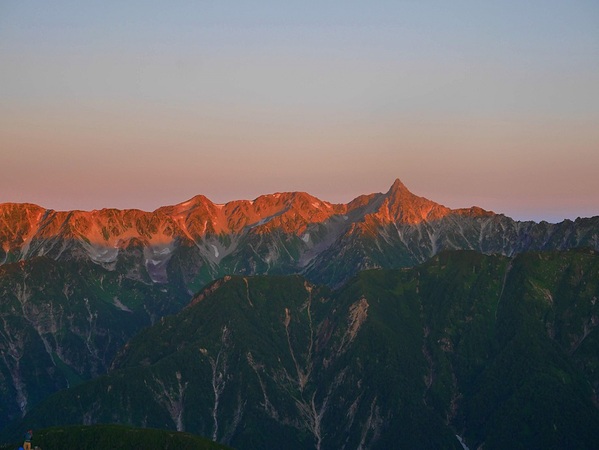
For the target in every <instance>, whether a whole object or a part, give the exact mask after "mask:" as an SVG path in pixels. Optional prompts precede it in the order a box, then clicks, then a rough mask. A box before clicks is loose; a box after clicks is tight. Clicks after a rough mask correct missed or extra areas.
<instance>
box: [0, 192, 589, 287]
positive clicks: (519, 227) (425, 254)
mask: <svg viewBox="0 0 599 450" xmlns="http://www.w3.org/2000/svg"><path fill="white" fill-rule="evenodd" d="M598 230H599V217H595V218H593V219H581V220H577V221H576V222H571V221H564V222H562V223H560V224H555V225H554V224H547V223H544V222H543V223H540V224H536V223H534V222H515V221H513V220H512V219H510V218H508V217H505V216H502V215H497V214H494V213H491V212H488V211H484V210H482V209H480V208H476V207H473V208H469V209H457V210H451V209H449V208H446V207H444V206H442V205H439V204H437V203H435V202H432V201H430V200H427V199H425V198H422V197H418V196H416V195H414V194H412V193H411V192H410V191H409V190H408V189H407V188H406V187H405V186H404V185H403V184H402V183H401V181H399V180H396V181H395V183H394V184H393V186H391V188H390V189H389V191H388V192H387V193H385V194H371V195H365V196H361V197H358V198H357V199H355V200H353V201H352V202H350V203H348V204H340V205H333V204H330V203H328V202H324V201H321V200H319V199H317V198H315V197H312V196H310V195H309V194H306V193H302V192H295V193H277V194H270V195H263V196H261V197H258V198H257V199H255V200H253V201H233V202H229V203H227V204H225V205H217V204H214V203H212V202H211V201H210V200H208V199H207V198H206V197H204V196H196V197H194V198H192V199H190V200H189V201H187V202H184V203H181V204H179V205H175V206H169V207H163V208H160V209H158V210H156V211H154V212H151V213H148V212H143V211H139V210H124V211H119V210H114V209H105V210H101V211H91V212H84V211H70V212H56V211H52V210H44V209H43V208H40V207H38V206H35V205H28V204H23V205H18V204H3V205H0V243H1V246H0V247H1V248H0V261H2V262H4V263H9V262H14V261H17V260H22V259H29V258H32V257H35V256H41V255H46V256H48V257H50V258H53V259H56V260H59V261H64V260H89V261H93V262H94V263H96V264H98V265H101V266H102V267H105V268H107V269H109V270H119V271H121V272H123V273H124V274H126V276H127V277H129V278H137V279H150V280H152V281H153V282H155V283H168V282H177V283H183V284H184V285H186V286H187V287H188V289H189V292H190V293H192V292H195V291H197V290H198V289H200V288H202V287H203V286H205V285H206V284H207V283H209V282H210V281H212V280H214V279H216V278H220V277H222V276H225V275H228V274H240V275H254V274H267V273H271V274H289V273H305V274H306V275H307V276H308V278H309V279H311V280H314V281H319V282H324V283H327V284H330V285H338V284H340V283H342V282H343V281H345V280H347V279H348V278H349V277H350V276H352V275H353V274H355V273H357V272H358V271H359V270H362V269H364V268H373V267H389V268H390V267H393V268H395V267H409V266H412V265H414V264H418V263H422V262H424V261H426V260H427V259H428V258H430V257H431V256H433V255H435V254H436V253H438V252H439V251H441V250H444V249H472V250H477V251H480V252H483V253H499V254H503V255H508V256H509V255H513V254H515V253H518V252H522V251H527V250H548V249H559V250H563V249H568V248H574V247H581V246H588V247H591V248H595V249H599V231H598Z"/></svg>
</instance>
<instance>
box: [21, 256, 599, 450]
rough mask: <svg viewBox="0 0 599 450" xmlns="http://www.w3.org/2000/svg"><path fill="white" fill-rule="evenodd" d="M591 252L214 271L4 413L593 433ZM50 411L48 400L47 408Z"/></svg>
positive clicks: (235, 441)
mask: <svg viewBox="0 0 599 450" xmlns="http://www.w3.org/2000/svg"><path fill="white" fill-rule="evenodd" d="M597 297H599V256H598V255H597V254H596V253H595V252H593V251H588V250H584V251H583V250H579V251H570V252H550V253H530V254H523V255H520V256H517V257H515V258H507V257H501V256H484V255H481V254H478V253H474V252H463V251H462V252H445V253H441V254H440V255H438V256H437V257H435V258H433V259H431V260H430V261H429V262H427V263H425V264H424V265H422V266H418V267H416V268H413V269H403V270H374V271H366V272H362V273H360V274H359V275H358V276H357V277H355V278H354V279H352V280H351V281H350V282H349V283H347V284H346V285H344V286H343V287H342V288H340V289H337V290H331V289H329V288H327V287H325V286H318V285H313V284H311V283H309V282H307V281H306V280H305V279H303V278H301V277H299V276H291V277H283V276H281V277H273V276H262V277H228V278H227V279H223V280H221V281H219V282H217V284H215V285H213V286H211V287H209V288H208V289H207V290H205V291H204V292H203V293H201V294H200V295H199V296H198V297H197V300H196V301H194V302H192V304H191V305H190V306H189V307H188V308H186V309H184V310H183V311H182V312H181V313H179V314H178V315H176V316H172V317H168V318H165V319H163V320H161V321H160V322H159V323H157V324H156V325H154V326H153V327H150V328H148V329H146V330H144V331H143V332H141V333H140V334H139V335H137V336H136V337H135V338H133V339H132V340H131V341H130V342H129V343H128V345H127V346H126V347H125V348H124V349H123V351H122V352H120V353H119V355H118V356H117V358H116V359H115V361H114V364H113V369H112V370H111V372H110V373H109V374H108V375H107V376H104V377H100V378H98V379H96V380H93V381H91V382H88V383H85V384H82V385H79V386H77V387H74V388H71V389H69V390H67V391H63V392H61V393H59V394H57V395H55V396H53V397H51V398H50V399H49V400H48V401H47V402H45V403H44V404H42V405H41V406H40V407H39V408H37V409H36V410H34V411H32V412H31V413H30V414H28V415H27V416H26V417H25V420H24V421H23V423H22V424H20V425H19V427H21V428H22V427H23V426H34V427H43V426H49V425H55V424H59V423H81V422H82V421H87V423H96V422H97V423H103V422H104V423H107V422H121V423H131V424H135V425H137V426H149V427H157V428H168V429H178V430H185V431H190V432H193V433H197V434H200V435H204V436H208V437H210V438H212V439H214V440H217V441H219V442H223V443H227V444H229V445H231V446H233V447H235V448H241V449H243V448H248V449H249V448H277V447H278V448H281V447H284V448H290V449H293V448H297V449H304V448H316V449H337V448H348V449H349V448H373V449H377V448H381V449H383V448H384V449H389V448H461V444H460V443H459V441H458V439H457V438H456V437H455V436H456V434H457V435H459V436H461V438H463V439H464V441H465V442H466V443H467V445H468V446H469V447H470V448H478V447H479V446H481V445H484V448H485V449H494V448H527V449H531V448H539V449H541V448H543V449H546V448H594V447H595V445H596V443H597V442H599V411H598V409H597V392H598V390H599V377H598V375H597V374H598V371H597V355H599V337H598V333H599V332H598V331H597V330H598V329H597V325H598V324H599V322H598V320H597V317H598V316H599V305H597V301H596V300H597ZM56 411H59V412H60V413H59V414H56V413H55V412H56Z"/></svg>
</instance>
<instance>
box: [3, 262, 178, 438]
mask: <svg viewBox="0 0 599 450" xmlns="http://www.w3.org/2000/svg"><path fill="white" fill-rule="evenodd" d="M0 299H1V302H0V386H2V388H1V389H0V427H3V426H4V425H6V423H7V422H8V421H9V420H12V419H15V418H17V417H21V416H22V415H23V414H24V413H25V411H27V410H28V409H29V408H30V407H31V406H32V405H35V404H36V403H38V402H39V401H40V400H42V399H44V398H45V397H47V396H48V395H49V394H51V393H52V392H55V391H56V390H58V389H63V388H65V387H68V386H72V385H74V384H77V383H80V382H81V381H83V380H87V379H89V378H91V377H94V376H97V375H99V374H102V373H105V372H106V369H107V368H108V365H109V364H110V362H111V361H112V359H113V358H114V355H115V353H116V352H117V350H118V349H120V348H121V347H122V346H123V345H124V344H125V342H127V340H128V339H130V338H131V337H132V336H134V335H135V334H136V333H137V332H138V331H140V330H141V329H142V328H144V327H147V326H149V325H151V324H152V323H154V322H155V321H156V320H158V319H159V318H160V317H162V316H164V315H165V314H172V313H174V312H176V311H178V310H179V309H180V308H181V307H182V306H183V304H184V302H186V300H187V297H186V295H185V292H177V291H176V290H173V289H172V288H171V287H169V286H158V285H153V284H152V283H149V282H148V283H142V282H140V281H136V280H131V279H128V278H125V277H123V275H121V274H119V273H118V272H116V271H107V270H105V269H103V268H101V267H99V266H97V265H95V264H92V263H86V262H60V263H59V262H56V261H54V260H52V259H49V258H46V257H37V258H34V259H31V260H28V261H21V262H19V263H13V264H7V265H4V266H2V267H0Z"/></svg>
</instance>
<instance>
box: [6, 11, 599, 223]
mask: <svg viewBox="0 0 599 450" xmlns="http://www.w3.org/2000/svg"><path fill="white" fill-rule="evenodd" d="M598 23H599V4H596V3H595V2H592V1H573V2H568V3H567V4H566V3H564V2H557V1H548V2H547V1H544V2H541V1H533V2H526V4H522V3H521V2H512V1H508V2H493V3H488V2H487V3H484V4H481V3H480V2H471V1H457V2H453V3H451V4H447V3H446V2H441V1H433V2H427V3H426V4H423V3H420V2H412V1H403V2H402V1H400V2H389V1H374V2H370V3H368V4H362V3H360V2H324V3H323V2H309V1H308V2H301V3H300V2H284V3H279V2H272V1H255V2H235V3H230V4H229V3H224V2H218V3H208V2H204V3H201V2H179V3H177V4H175V5H169V6H168V7H166V6H160V5H159V4H158V3H156V2H137V1H133V2H124V3H123V2H112V1H107V2H86V3H78V2H69V1H66V0H59V1H56V2H52V3H51V4H49V3H44V2H39V1H12V0H9V1H5V2H2V3H1V4H0V65H1V67H2V70H1V71H0V147H1V148H2V151H1V152H0V167H2V176H1V177H0V203H4V202H29V203H35V204H38V205H40V206H43V207H46V208H51V209H57V210H71V209H82V210H93V209H101V208H104V207H115V208H120V209H125V208H138V209H142V210H146V211H152V210H154V209H156V208H158V207H160V206H165V205H171V204H176V203H180V202H183V201H185V200H187V199H189V198H191V197H193V196H195V195H198V194H203V195H206V196H207V197H208V198H210V199H211V200H212V201H214V202H216V203H225V202H227V201H232V200H237V199H253V198H256V197H258V196H259V195H263V194H269V193H273V192H283V191H305V192H308V193H310V194H312V195H314V196H316V197H318V198H320V199H322V200H326V201H330V202H333V203H346V202H348V201H350V200H351V199H353V198H355V197H356V196H358V195H360V194H369V193H373V192H386V191H387V190H388V188H389V186H390V185H391V184H392V183H393V181H394V180H395V179H396V178H399V179H401V180H402V181H403V182H404V184H405V185H406V186H407V187H408V189H410V190H411V191H412V192H413V193H414V194H416V195H420V196H423V197H426V198H429V199H431V200H433V201H436V202H438V203H441V204H444V205H446V206H449V207H451V208H458V207H469V206H473V205H476V206H480V207H482V208H484V209H488V210H493V211H495V212H497V213H503V214H506V215H508V216H510V217H513V218H515V219H518V220H528V219H532V220H537V221H540V220H547V221H550V222H558V221H561V220H563V219H565V218H569V219H575V218H576V217H579V216H580V217H590V216H595V215H599V195H597V193H598V192H599V177H598V176H597V173H599V27H598V26H597V24H598Z"/></svg>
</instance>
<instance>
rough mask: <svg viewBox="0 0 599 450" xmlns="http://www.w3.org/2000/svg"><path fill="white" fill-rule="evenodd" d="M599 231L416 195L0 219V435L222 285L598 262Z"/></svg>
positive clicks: (18, 212)
mask: <svg viewBox="0 0 599 450" xmlns="http://www.w3.org/2000/svg"><path fill="white" fill-rule="evenodd" d="M598 236H599V217H594V218H589V219H578V220H576V221H574V222H572V221H569V220H566V221H564V222H562V223H559V224H548V223H546V222H541V223H535V222H516V221H514V220H512V219H510V218H508V217H506V216H503V215H500V214H495V213H492V212H490V211H485V210H483V209H480V208H477V207H473V208H468V209H457V210H452V209H449V208H447V207H444V206H442V205H439V204H437V203H435V202H433V201H430V200H427V199H425V198H422V197H419V196H417V195H414V194H413V193H411V192H410V191H409V190H408V189H407V188H406V187H405V186H404V185H403V184H402V183H401V182H400V181H399V180H397V181H395V183H393V185H392V186H391V188H390V189H389V190H388V191H387V192H386V193H378V194H369V195H362V196H359V197H357V198H356V199H354V200H352V201H351V202H349V203H347V204H331V203H328V202H325V201H321V200H319V199H317V198H315V197H313V196H311V195H309V194H306V193H301V192H294V193H275V194H269V195H264V196H260V197H258V198H256V199H255V200H253V201H248V200H239V201H233V202H229V203H226V204H224V205H219V204H214V203H213V202H211V201H210V200H208V199H207V198H206V197H204V196H196V197H194V198H192V199H190V200H188V201H186V202H184V203H181V204H178V205H174V206H166V207H163V208H159V209H157V210H156V211H153V212H143V211H140V210H122V211H121V210H116V209H104V210H100V211H87V212H86V211H63V212H61V211H53V210H46V209H44V208H42V207H39V206H36V205H32V204H2V205H0V321H1V322H0V380H2V386H3V388H4V389H2V390H0V428H1V427H3V426H5V425H6V424H7V423H8V422H9V421H11V420H14V419H16V418H18V417H22V416H23V415H24V414H26V412H27V411H28V410H30V409H31V408H32V407H33V406H34V405H36V404H37V403H39V402H40V401H42V400H43V399H44V398H46V397H47V396H48V395H49V394H51V393H52V392H56V391H57V390H60V389H64V388H67V387H72V386H74V385H76V384H77V383H80V382H82V381H85V380H88V379H90V378H94V377H96V376H98V375H101V374H104V373H106V371H107V370H108V368H109V367H110V364H111V363H112V360H113V358H114V356H115V354H116V353H117V351H118V350H119V349H120V348H121V347H122V346H123V345H125V344H126V343H127V342H128V341H129V339H131V338H132V337H133V336H135V335H136V334H137V333H138V332H140V331H141V330H142V329H143V328H145V327H148V326H150V325H152V324H155V323H156V322H157V321H159V320H161V318H162V317H164V316H165V315H169V314H174V313H176V312H178V311H180V310H181V308H183V307H184V306H185V305H186V304H187V303H188V302H189V301H190V299H191V297H192V296H193V294H195V293H197V292H198V291H200V290H201V289H202V288H204V287H205V286H207V285H208V284H209V283H211V282H213V281H214V280H216V279H220V278H223V277H225V276H231V275H240V276H244V277H245V276H249V275H262V274H270V275H289V274H301V275H303V276H304V277H305V278H306V279H307V280H308V281H309V282H311V283H317V284H325V285H328V286H329V287H338V286H340V285H342V284H343V283H344V282H346V281H347V280H349V279H350V278H351V277H352V276H353V275H355V274H356V273H358V272H359V271H361V270H363V269H369V268H389V269H394V268H405V267H412V266H414V265H416V264H420V263H423V262H425V261H427V260H428V259H430V258H431V257H432V256H434V255H436V254H438V253H439V252H441V251H442V250H452V249H456V250H462V249H466V250H475V251H477V252H480V253H485V254H500V255H504V256H513V255H516V254H519V253H521V252H525V251H528V250H564V249H570V248H575V247H591V248H594V249H596V250H598V249H599V237H598Z"/></svg>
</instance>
